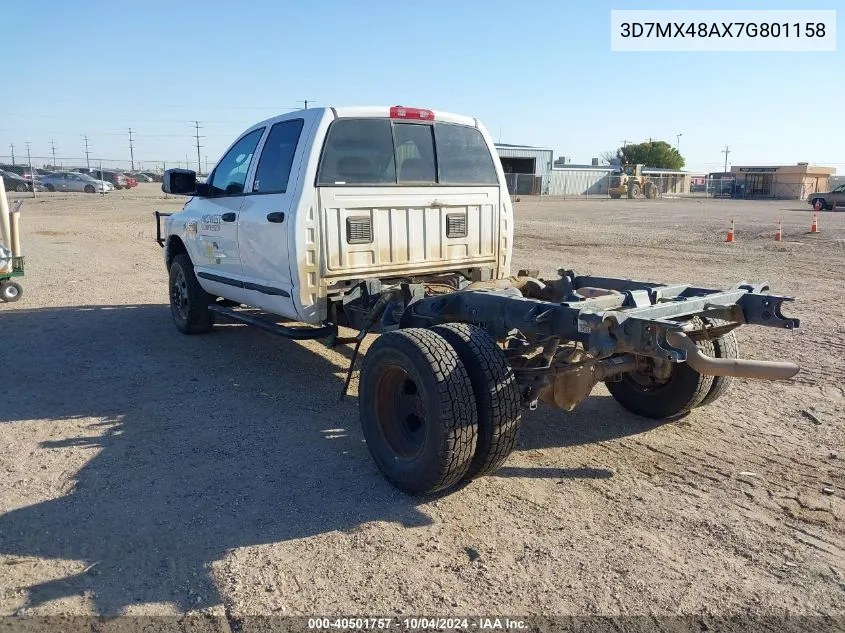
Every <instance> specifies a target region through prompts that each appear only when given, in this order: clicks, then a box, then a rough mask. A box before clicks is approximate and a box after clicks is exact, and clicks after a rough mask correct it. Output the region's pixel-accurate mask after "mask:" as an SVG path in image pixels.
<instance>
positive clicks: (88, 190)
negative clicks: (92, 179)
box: [85, 185, 94, 193]
mask: <svg viewBox="0 0 845 633" xmlns="http://www.w3.org/2000/svg"><path fill="white" fill-rule="evenodd" d="M85 193H94V185H85Z"/></svg>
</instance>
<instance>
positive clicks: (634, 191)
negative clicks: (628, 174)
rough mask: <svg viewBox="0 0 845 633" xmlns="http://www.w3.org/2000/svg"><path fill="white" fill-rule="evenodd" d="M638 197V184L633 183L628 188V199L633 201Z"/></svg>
mask: <svg viewBox="0 0 845 633" xmlns="http://www.w3.org/2000/svg"><path fill="white" fill-rule="evenodd" d="M639 197H640V185H639V183H636V182H635V183H634V184H632V185H629V186H628V199H629V200H633V199H634V198H639Z"/></svg>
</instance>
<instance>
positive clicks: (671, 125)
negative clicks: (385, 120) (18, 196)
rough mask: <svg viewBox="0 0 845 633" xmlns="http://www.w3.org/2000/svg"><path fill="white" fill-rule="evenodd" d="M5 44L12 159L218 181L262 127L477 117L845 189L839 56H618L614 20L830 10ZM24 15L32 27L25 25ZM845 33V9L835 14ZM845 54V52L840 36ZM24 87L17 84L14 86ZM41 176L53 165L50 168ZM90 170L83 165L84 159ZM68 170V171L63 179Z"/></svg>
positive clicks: (517, 138)
mask: <svg viewBox="0 0 845 633" xmlns="http://www.w3.org/2000/svg"><path fill="white" fill-rule="evenodd" d="M25 5H26V3H24V4H21V5H20V9H21V12H20V19H18V20H15V26H14V28H12V27H10V26H7V28H5V29H4V33H3V42H2V47H3V54H4V58H5V60H6V64H5V65H4V67H5V70H6V81H5V82H4V90H3V103H2V105H0V156H2V158H3V160H5V159H6V158H7V157H8V155H9V153H10V149H9V144H10V143H14V144H15V154H16V158H18V160H20V158H21V156H22V155H25V151H26V150H25V142H26V141H30V142H31V147H32V153H33V155H36V156H49V155H50V141H51V139H52V140H53V141H54V142H55V147H56V154H57V156H59V157H62V158H72V157H83V156H84V152H83V140H82V135H83V134H87V135H88V137H89V139H90V145H91V151H92V156H97V157H102V158H107V159H125V160H128V158H129V149H128V134H127V128H128V127H130V126H131V127H132V128H133V130H135V157H136V160H141V161H151V160H158V161H161V160H166V161H169V162H171V163H173V162H175V161H177V160H179V161H183V162H184V160H185V157H186V155H187V156H188V158H189V159H190V160H191V161H193V162H195V159H196V149H195V147H194V143H195V141H194V139H193V136H192V135H193V128H192V125H193V120H199V122H200V125H201V126H203V127H202V130H201V134H202V135H204V136H205V138H203V139H202V143H203V144H204V145H205V147H204V148H203V149H202V155H203V156H204V157H205V156H208V161H209V163H212V164H213V163H214V162H215V160H216V159H217V158H218V157H219V155H220V153H221V152H222V151H223V150H224V149H225V147H226V146H227V145H228V144H229V143H230V142H231V141H232V140H234V137H235V136H236V135H237V134H239V133H240V132H241V131H242V130H243V129H244V128H246V127H247V126H249V125H251V124H252V123H254V122H256V121H258V120H261V119H264V118H268V117H270V116H273V115H275V114H279V113H281V112H284V111H286V110H288V109H294V108H298V107H301V104H300V103H299V101H301V100H303V99H309V101H311V102H312V103H314V104H315V105H320V106H321V105H394V104H403V105H408V106H418V107H425V108H431V109H435V110H447V111H453V112H459V113H462V114H470V115H473V116H477V117H479V118H480V119H481V120H482V121H484V122H485V124H486V125H487V127H488V129H489V130H490V132H491V134H492V135H493V137H494V138H495V139H496V140H497V141H498V140H501V141H503V142H505V143H519V144H529V145H537V146H543V147H551V148H553V149H554V150H555V156H560V155H563V156H567V157H571V158H572V162H573V163H582V162H589V160H590V158H591V157H594V156H599V155H600V153H601V152H603V151H607V150H612V149H615V148H616V147H618V146H620V145H621V141H622V140H628V141H633V142H639V141H642V140H647V139H648V138H649V137H652V138H655V139H662V140H666V141H668V142H671V143H672V144H675V143H676V141H677V138H676V134H678V133H681V134H682V135H683V136H681V138H680V150H681V153H682V154H683V155H684V156H685V157H686V159H687V167H688V168H689V169H692V170H697V171H698V170H701V171H704V170H707V171H715V170H718V169H720V168H721V165H722V162H723V159H724V155H723V154H722V153H721V151H722V149H723V148H724V147H725V145H730V148H731V153H730V155H729V163H733V164H777V163H781V164H789V163H794V162H797V161H807V162H810V163H819V164H827V165H832V166H836V167H837V168H838V172H839V173H840V174H843V173H845V125H843V115H842V109H841V108H842V103H843V97H845V63H843V62H845V52H843V47H842V44H841V43H840V44H839V51H837V52H835V53H630V52H628V53H625V52H615V53H613V52H611V51H610V10H611V9H612V8H618V9H622V8H625V9H658V8H667V9H668V8H674V9H678V8H688V9H732V8H733V9H735V8H743V9H803V8H813V9H836V8H839V7H843V6H845V5H843V4H842V2H841V0H838V1H835V0H819V1H818V2H816V3H814V4H813V5H812V6H810V7H808V6H806V5H805V3H803V2H798V0H793V1H792V2H784V1H779V0H769V1H767V2H756V1H745V2H742V3H741V6H739V5H738V4H737V3H736V2H730V1H721V0H713V1H712V2H684V1H683V0H678V1H674V2H654V1H648V2H643V3H640V4H636V3H635V4H631V3H630V2H624V3H620V2H616V3H610V2H601V1H587V0H583V1H579V2H567V1H564V0H557V1H551V2H531V1H522V2H516V1H514V2H502V1H498V0H486V1H481V2H476V1H474V0H473V1H469V0H467V1H463V0H450V1H448V2H441V1H440V0H416V1H414V2H408V1H398V0H392V1H391V2H381V1H378V2H377V1H367V0H360V1H358V2H348V1H344V2H338V1H336V0H323V1H322V2H319V1H313V2H288V1H285V0H275V1H273V0H252V1H250V0H243V1H242V2H234V1H232V0H227V1H226V2H219V1H216V0H204V1H202V2H192V1H189V0H184V1H180V2H175V1H168V2H159V1H157V0H149V1H147V2H141V3H130V4H128V5H127V4H123V3H120V2H114V1H113V0H111V1H109V2H99V1H90V2H85V3H78V2H66V1H65V0H42V1H41V2H39V3H37V7H36V8H33V9H32V10H31V11H29V10H25V9H24V7H25ZM27 13H30V14H31V15H27ZM840 16H845V11H840ZM840 39H841V38H840ZM13 71H14V72H15V73H19V74H18V75H14V78H13ZM39 162H40V161H39ZM77 162H78V161H77ZM65 164H67V163H65Z"/></svg>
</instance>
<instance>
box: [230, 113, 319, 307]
mask: <svg viewBox="0 0 845 633" xmlns="http://www.w3.org/2000/svg"><path fill="white" fill-rule="evenodd" d="M304 126H305V121H304V119H302V118H295V119H287V120H282V121H278V122H277V123H275V124H274V125H272V127H271V128H270V132H269V133H268V135H267V138H266V140H265V141H264V144H263V146H262V148H261V151H260V155H259V157H258V162H257V166H256V169H255V175H254V178H253V183H252V191H251V192H250V193H249V195H247V196H245V197H244V203H243V206H242V207H241V212H240V220H239V231H238V245H239V253H240V257H241V265H242V267H243V274H244V285H245V288H246V290H247V291H248V292H249V293H250V299H249V301H248V303H249V304H250V305H254V306H257V307H259V308H261V309H263V310H266V311H267V312H272V313H273V314H279V315H281V316H284V317H288V318H291V319H295V318H297V314H296V308H295V306H294V303H293V299H292V295H293V280H292V278H291V265H290V261H289V257H290V256H291V255H294V256H295V255H296V254H295V253H290V252H289V248H288V232H289V228H288V227H289V226H290V225H291V222H293V219H294V218H293V213H294V203H295V200H294V197H295V192H296V191H297V184H298V180H299V165H300V164H301V162H302V157H303V154H304V153H305V149H304V147H303V145H304V143H301V142H300V138H301V137H303V127H304Z"/></svg>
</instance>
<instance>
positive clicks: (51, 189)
mask: <svg viewBox="0 0 845 633" xmlns="http://www.w3.org/2000/svg"><path fill="white" fill-rule="evenodd" d="M44 188H45V189H46V190H47V191H49V192H50V193H52V192H54V191H55V190H56V188H55V187H54V186H53V185H44Z"/></svg>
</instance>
